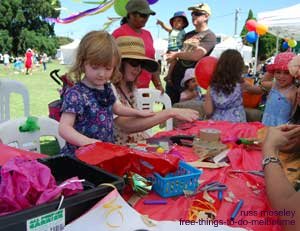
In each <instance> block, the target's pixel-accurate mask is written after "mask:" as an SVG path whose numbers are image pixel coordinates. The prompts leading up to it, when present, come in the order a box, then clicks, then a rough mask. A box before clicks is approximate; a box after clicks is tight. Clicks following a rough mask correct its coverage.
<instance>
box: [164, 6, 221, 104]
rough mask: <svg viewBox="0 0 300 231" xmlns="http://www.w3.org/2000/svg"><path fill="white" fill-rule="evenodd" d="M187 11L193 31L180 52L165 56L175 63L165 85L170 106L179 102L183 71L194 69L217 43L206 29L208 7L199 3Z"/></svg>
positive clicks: (208, 14) (186, 38) (188, 34)
mask: <svg viewBox="0 0 300 231" xmlns="http://www.w3.org/2000/svg"><path fill="white" fill-rule="evenodd" d="M188 10H190V11H191V16H192V22H193V25H194V27H195V30H193V31H191V32H189V33H187V34H186V35H185V37H184V42H183V48H182V51H177V52H171V53H169V54H167V61H168V62H172V61H174V60H175V61H176V64H175V67H174V69H173V71H172V73H170V75H169V78H168V79H167V84H166V93H167V94H168V95H169V96H170V98H171V101H172V104H174V103H177V102H179V99H180V92H181V91H182V87H181V85H180V83H181V80H182V78H183V77H184V73H185V70H186V69H187V68H193V67H195V65H196V64H197V62H198V61H199V60H200V59H201V58H202V57H204V56H208V55H210V53H211V52H212V50H213V48H214V47H215V45H216V42H217V39H216V36H215V34H214V33H213V32H212V31H211V30H210V29H209V28H208V19H209V17H210V16H211V9H210V7H209V6H208V5H207V4H205V3H201V4H197V5H196V6H191V7H189V8H188Z"/></svg>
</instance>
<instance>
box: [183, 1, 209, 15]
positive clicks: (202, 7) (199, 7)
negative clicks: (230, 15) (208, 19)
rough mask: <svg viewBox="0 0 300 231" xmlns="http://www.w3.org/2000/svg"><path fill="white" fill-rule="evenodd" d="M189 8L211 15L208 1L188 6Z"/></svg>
mask: <svg viewBox="0 0 300 231" xmlns="http://www.w3.org/2000/svg"><path fill="white" fill-rule="evenodd" d="M188 10H191V11H203V12H205V13H207V14H209V15H211V10H210V7H209V5H208V4H206V3H201V4H197V5H195V6H191V7H189V8H188Z"/></svg>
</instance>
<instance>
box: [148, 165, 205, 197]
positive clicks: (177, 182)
mask: <svg viewBox="0 0 300 231" xmlns="http://www.w3.org/2000/svg"><path fill="white" fill-rule="evenodd" d="M201 174H202V171H201V170H199V169H197V168H194V167H193V166H191V165H189V164H187V163H185V162H183V161H180V162H179V167H178V169H177V171H176V172H174V173H169V174H168V175H166V176H165V177H162V176H161V175H159V174H158V173H154V176H155V179H154V182H153V189H154V191H155V192H157V193H158V194H159V195H160V196H162V197H172V196H179V195H182V194H183V190H191V191H194V190H196V189H197V187H198V179H199V177H200V175H201Z"/></svg>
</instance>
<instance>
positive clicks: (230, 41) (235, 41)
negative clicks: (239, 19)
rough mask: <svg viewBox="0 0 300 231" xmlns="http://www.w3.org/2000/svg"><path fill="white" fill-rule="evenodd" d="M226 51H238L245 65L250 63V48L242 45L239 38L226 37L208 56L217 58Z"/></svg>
mask: <svg viewBox="0 0 300 231" xmlns="http://www.w3.org/2000/svg"><path fill="white" fill-rule="evenodd" d="M227 49H234V50H237V51H239V52H240V53H241V55H242V57H243V59H244V63H245V64H248V63H250V62H252V47H250V46H246V45H244V44H243V43H242V40H241V38H238V37H228V38H226V39H225V40H224V41H223V42H221V43H218V44H217V45H216V46H215V48H214V49H213V51H212V53H211V54H210V55H211V56H214V57H216V58H219V57H220V56H221V54H222V53H223V51H225V50H227Z"/></svg>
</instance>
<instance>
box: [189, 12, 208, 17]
mask: <svg viewBox="0 0 300 231" xmlns="http://www.w3.org/2000/svg"><path fill="white" fill-rule="evenodd" d="M202 15H206V13H204V12H199V11H193V12H192V13H191V16H196V17H199V16H202Z"/></svg>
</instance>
